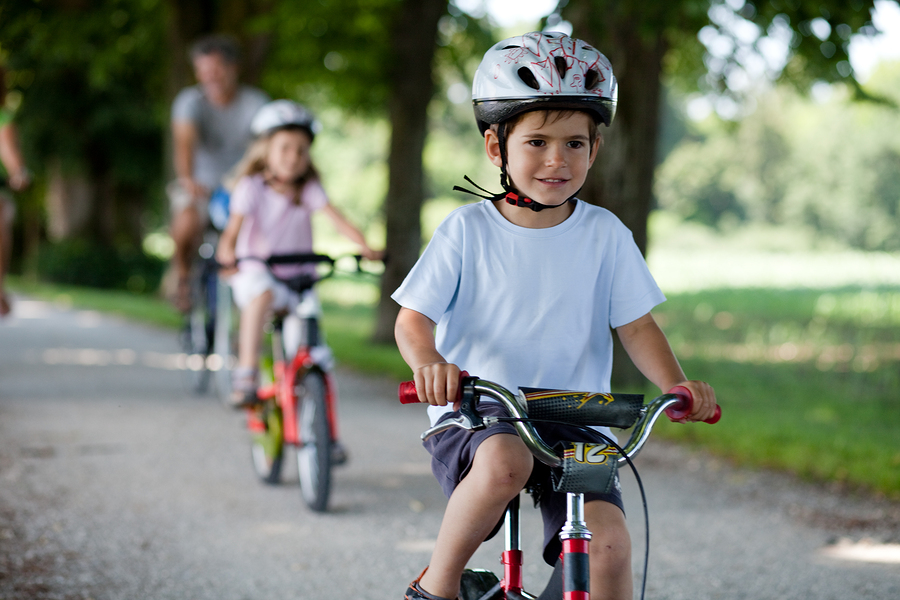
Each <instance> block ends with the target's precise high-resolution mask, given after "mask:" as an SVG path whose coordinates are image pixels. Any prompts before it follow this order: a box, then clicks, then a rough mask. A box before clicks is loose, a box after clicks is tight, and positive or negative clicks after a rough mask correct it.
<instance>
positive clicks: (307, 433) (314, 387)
mask: <svg viewBox="0 0 900 600" xmlns="http://www.w3.org/2000/svg"><path fill="white" fill-rule="evenodd" d="M325 393H326V387H325V376H324V375H323V374H322V372H321V371H318V370H312V371H309V372H308V373H307V374H306V375H304V376H303V378H302V379H301V380H300V382H299V383H298V385H297V431H298V432H299V434H300V440H301V444H300V447H299V448H297V473H298V475H299V476H300V492H301V494H302V495H303V500H304V501H305V502H306V504H307V505H308V506H309V507H310V508H311V509H313V510H315V511H318V512H323V511H325V510H326V509H327V507H328V496H329V494H330V492H331V428H330V426H329V423H328V407H327V404H326V398H325Z"/></svg>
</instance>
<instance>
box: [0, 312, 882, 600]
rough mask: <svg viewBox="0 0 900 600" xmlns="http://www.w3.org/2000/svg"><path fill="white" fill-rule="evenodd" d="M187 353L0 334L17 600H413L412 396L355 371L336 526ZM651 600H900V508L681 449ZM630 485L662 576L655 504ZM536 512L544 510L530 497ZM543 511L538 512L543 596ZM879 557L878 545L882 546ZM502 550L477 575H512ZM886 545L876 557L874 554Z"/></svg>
mask: <svg viewBox="0 0 900 600" xmlns="http://www.w3.org/2000/svg"><path fill="white" fill-rule="evenodd" d="M174 337H175V336H174V335H173V334H172V333H171V332H168V331H161V330H157V329H153V328H149V327H143V326H139V325H134V324H130V323H126V322H124V321H120V320H117V319H113V318H109V317H105V316H101V315H98V314H96V313H90V312H84V311H72V310H68V309H65V308H60V307H55V306H53V305H50V304H47V303H43V302H35V301H29V300H25V299H21V300H20V301H19V302H18V303H17V305H16V313H15V315H14V318H10V319H6V320H4V321H2V322H0V600H14V599H15V600H18V599H23V600H24V599H28V600H43V599H52V598H61V599H75V598H79V599H86V598H92V599H94V600H101V599H103V600H105V599H141V600H151V599H152V600H157V599H158V600H162V599H194V600H207V599H209V600H212V599H216V600H220V599H226V600H230V599H234V600H245V599H263V598H272V597H279V598H303V599H306V598H310V599H318V598H335V597H352V598H355V599H373V600H374V599H389V598H394V599H396V598H400V597H401V595H402V592H403V590H404V589H405V585H406V584H407V583H408V582H409V580H410V579H411V578H412V577H414V576H415V575H416V574H418V572H419V571H420V570H421V568H422V567H423V566H424V565H425V563H426V562H427V560H428V556H429V552H430V549H431V547H432V544H433V540H434V536H435V534H436V532H437V528H438V525H439V523H440V518H441V515H442V512H443V506H444V504H445V500H444V499H443V497H442V495H441V492H440V490H439V488H438V486H437V485H436V484H435V483H434V481H433V479H432V476H431V474H430V470H429V467H428V457H427V455H426V453H425V452H424V450H422V449H421V446H420V444H419V442H418V433H419V432H420V431H421V429H423V427H424V425H425V417H424V415H423V414H422V411H421V410H419V407H403V406H400V405H398V404H397V403H396V402H395V401H394V393H395V390H396V382H393V381H387V380H380V379H374V378H364V377H361V376H359V375H356V374H354V373H352V372H350V371H346V370H339V372H338V385H339V390H340V393H341V406H340V417H341V428H342V429H341V433H342V438H343V439H344V441H345V443H346V445H347V446H348V447H349V449H350V453H351V460H350V462H349V464H348V465H347V466H345V467H342V468H341V469H340V470H338V471H337V472H336V475H335V482H334V493H333V496H332V503H331V511H330V512H329V513H328V514H323V515H320V514H314V513H311V512H310V511H308V510H307V509H306V508H305V506H304V505H303V504H302V502H301V500H300V497H299V491H298V489H297V482H296V476H295V475H294V474H293V471H292V470H290V465H289V469H288V476H287V477H286V481H285V482H284V483H283V484H282V485H280V486H274V487H273V486H264V485H261V484H259V483H258V482H257V481H256V480H255V477H254V475H253V473H252V470H251V467H250V462H249V453H248V444H247V433H246V431H245V430H244V427H243V422H242V417H241V416H240V415H239V414H236V413H234V412H231V411H229V410H227V409H225V408H224V407H222V406H221V405H220V404H218V403H217V402H216V401H215V400H213V399H212V398H211V397H209V396H207V397H197V396H193V395H191V394H190V393H188V392H187V391H186V386H185V380H184V373H183V372H180V371H178V370H177V369H172V368H171V366H172V363H173V361H172V357H173V356H174V355H175V353H176V351H177V348H176V343H175V340H174ZM638 468H639V469H640V472H641V477H642V479H643V481H644V485H645V487H646V491H647V495H648V498H649V503H650V518H651V534H652V539H651V556H650V560H651V562H650V574H649V583H648V590H647V597H648V598H658V599H670V600H680V599H688V598H710V599H714V598H723V599H735V600H738V599H745V598H746V599H760V600H763V599H772V598H779V599H788V598H796V599H807V598H810V599H816V600H831V599H834V600H846V599H847V598H854V599H860V598H871V599H878V600H894V599H896V598H900V557H896V558H895V560H894V561H893V562H876V559H879V558H878V556H877V555H876V556H874V557H870V559H869V560H867V561H860V560H846V559H838V558H834V557H832V556H830V553H835V552H841V551H845V550H856V551H858V553H863V552H865V551H869V552H870V553H873V552H874V551H875V550H880V551H881V555H880V556H881V558H880V560H890V559H891V555H890V552H892V551H893V552H896V553H897V554H900V505H898V504H896V503H889V502H886V501H883V500H878V499H873V498H862V497H855V496H851V495H848V494H846V493H843V492H841V491H839V490H830V489H827V488H823V487H821V486H812V485H807V484H801V483H798V482H796V481H794V480H792V479H791V478H789V477H786V476H782V475H775V474H772V473H766V472H753V471H746V470H741V469H734V468H732V467H730V466H729V465H727V464H725V463H723V462H722V461H720V460H717V459H714V458H711V457H708V456H705V455H702V454H696V453H692V452H689V451H687V450H685V449H682V448H679V447H676V446H668V445H662V444H654V443H652V442H651V444H650V445H649V446H648V448H647V449H646V450H645V452H644V453H643V454H642V455H641V457H640V458H639V459H638ZM633 482H634V479H633V477H631V476H630V475H629V474H625V475H624V483H625V488H626V501H627V505H628V506H627V509H628V514H629V521H630V524H631V528H632V534H633V537H634V540H635V542H634V546H635V572H636V576H639V575H640V572H641V571H642V569H643V564H642V553H643V532H644V527H643V521H642V512H641V511H642V509H641V505H640V499H639V494H638V493H637V490H636V488H635V485H634V483H633ZM526 503H527V500H526ZM537 518H538V517H537V515H536V514H535V511H531V510H526V511H525V513H524V515H523V521H524V525H523V527H524V530H523V536H524V537H525V543H524V546H525V552H526V586H528V587H531V588H532V589H534V590H537V589H538V587H539V582H540V581H541V580H542V578H544V577H546V575H547V573H548V571H549V570H548V568H547V567H546V566H544V565H543V564H541V563H539V562H538V560H537V556H538V550H537V547H536V543H535V540H533V539H532V538H533V537H535V536H534V535H532V533H534V534H536V533H537V532H538V531H539V529H538V526H537V520H536V519H537ZM866 540H871V541H873V542H878V543H879V544H880V545H876V546H872V545H871V544H870V543H869V542H866ZM499 544H500V542H499V540H498V541H492V542H489V543H487V544H485V545H484V546H483V547H482V549H481V550H479V552H478V554H477V555H476V558H475V559H473V564H474V565H475V566H479V567H485V568H494V569H495V570H496V567H497V556H498V554H499V552H500V546H499ZM867 544H869V545H867Z"/></svg>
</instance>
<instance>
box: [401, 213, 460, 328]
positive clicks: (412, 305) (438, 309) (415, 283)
mask: <svg viewBox="0 0 900 600" xmlns="http://www.w3.org/2000/svg"><path fill="white" fill-rule="evenodd" d="M446 224H447V221H445V222H444V223H443V224H442V225H441V227H439V228H438V230H437V231H435V233H434V236H432V238H431V241H430V242H429V243H428V246H427V247H426V248H425V251H424V252H423V253H422V256H420V257H419V260H418V261H417V262H416V264H415V265H414V266H413V268H412V270H411V271H410V272H409V274H408V275H407V276H406V279H404V280H403V283H402V284H401V285H400V287H399V288H397V291H395V292H394V293H393V294H392V295H391V298H393V299H394V301H395V302H397V304H399V305H400V306H402V307H404V308H409V309H411V310H414V311H416V312H418V313H421V314H423V315H425V316H426V317H428V318H429V319H431V320H432V321H434V322H435V323H437V322H438V321H439V320H440V319H441V317H442V316H443V315H444V313H445V312H447V309H448V307H449V306H450V304H451V302H452V301H453V297H454V296H455V295H456V290H457V287H458V286H459V280H460V276H461V274H462V255H461V253H460V252H459V250H458V249H457V248H456V247H455V246H454V245H453V244H452V243H451V242H450V238H449V237H448V234H447V231H446Z"/></svg>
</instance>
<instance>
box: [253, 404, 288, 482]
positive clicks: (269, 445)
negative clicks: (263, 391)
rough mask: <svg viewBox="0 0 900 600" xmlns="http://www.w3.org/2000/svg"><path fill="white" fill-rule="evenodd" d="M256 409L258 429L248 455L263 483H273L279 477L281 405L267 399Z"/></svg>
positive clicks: (282, 441) (282, 433) (282, 429)
mask: <svg viewBox="0 0 900 600" xmlns="http://www.w3.org/2000/svg"><path fill="white" fill-rule="evenodd" d="M257 411H258V412H257V418H258V419H259V423H257V424H256V426H257V427H258V430H257V431H254V433H253V442H252V444H251V446H250V457H251V458H252V459H253V470H254V471H256V474H257V475H258V476H259V478H260V479H261V480H262V481H263V483H268V484H270V485H274V484H276V483H278V481H279V480H280V479H281V464H282V459H283V458H284V418H283V415H282V412H281V407H280V406H278V404H277V403H276V402H275V401H274V400H269V401H267V402H266V403H265V404H264V405H263V406H262V407H260V408H259V409H257Z"/></svg>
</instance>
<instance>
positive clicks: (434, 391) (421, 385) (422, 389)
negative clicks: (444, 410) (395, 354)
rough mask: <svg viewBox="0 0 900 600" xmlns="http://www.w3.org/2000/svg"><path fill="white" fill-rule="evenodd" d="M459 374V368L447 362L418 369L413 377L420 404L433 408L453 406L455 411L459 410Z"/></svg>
mask: <svg viewBox="0 0 900 600" xmlns="http://www.w3.org/2000/svg"><path fill="white" fill-rule="evenodd" d="M459 374H460V370H459V367H457V366H456V365H454V364H451V363H446V362H435V363H429V364H427V365H422V366H421V367H419V368H418V369H416V371H415V373H413V376H414V378H415V382H416V392H417V393H418V395H419V402H425V403H428V404H431V405H432V406H446V405H447V404H453V409H454V410H459Z"/></svg>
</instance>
